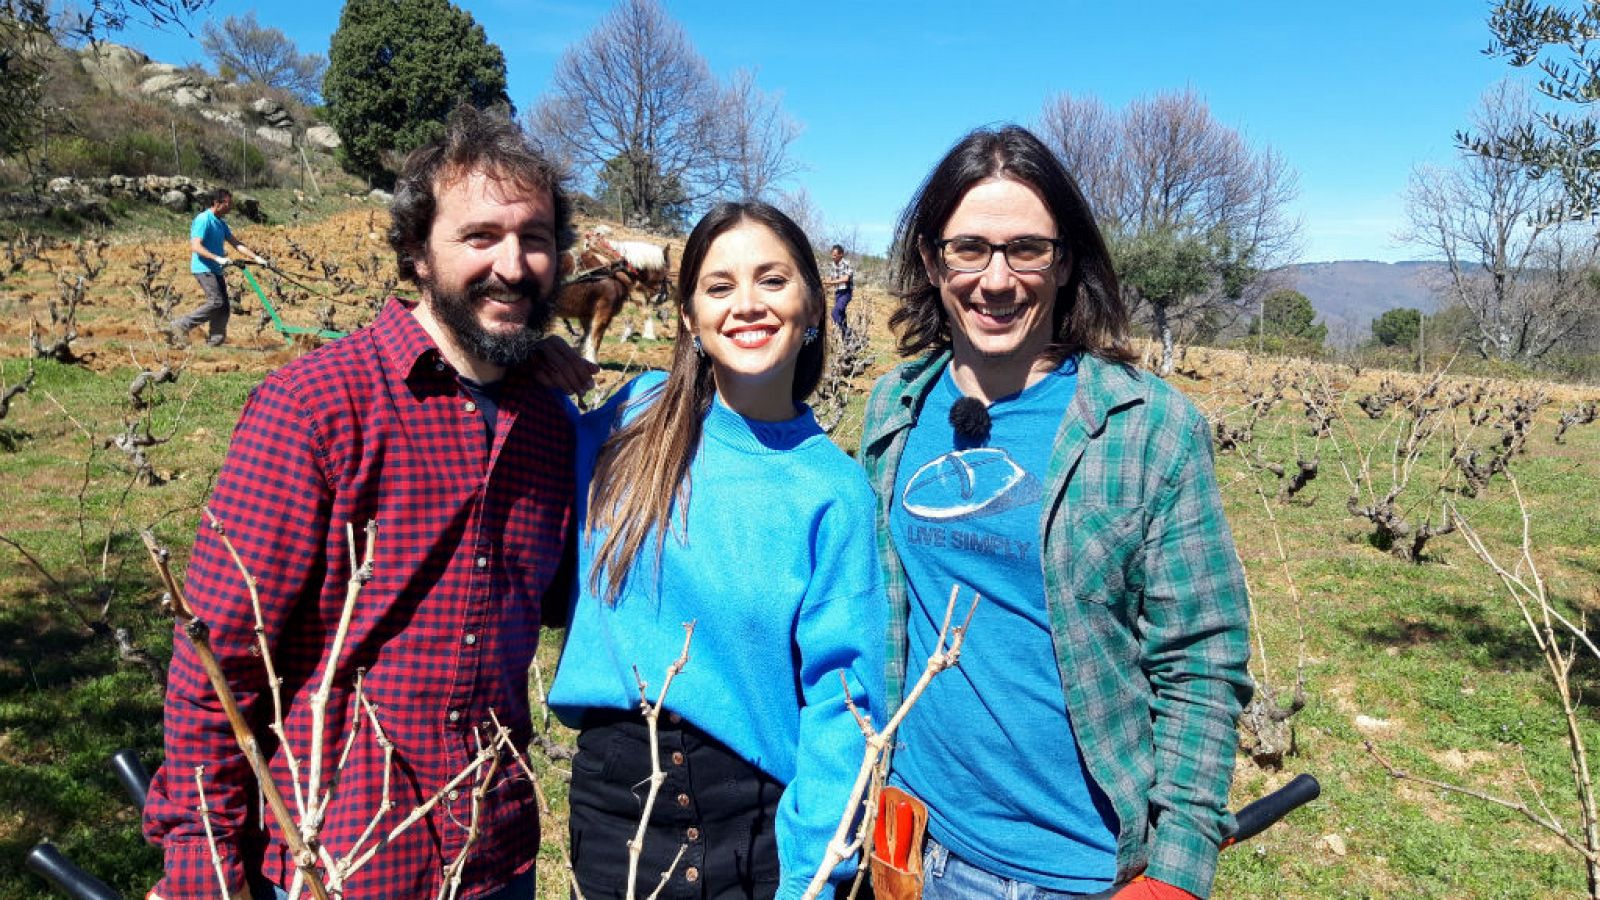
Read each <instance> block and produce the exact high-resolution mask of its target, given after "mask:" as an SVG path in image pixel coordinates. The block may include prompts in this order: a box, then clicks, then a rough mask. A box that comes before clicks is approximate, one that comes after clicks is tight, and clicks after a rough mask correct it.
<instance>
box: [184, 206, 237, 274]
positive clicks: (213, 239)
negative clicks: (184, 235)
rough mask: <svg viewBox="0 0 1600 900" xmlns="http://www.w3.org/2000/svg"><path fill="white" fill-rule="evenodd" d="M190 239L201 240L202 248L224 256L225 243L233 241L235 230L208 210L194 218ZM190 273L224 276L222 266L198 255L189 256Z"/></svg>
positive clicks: (190, 227)
mask: <svg viewBox="0 0 1600 900" xmlns="http://www.w3.org/2000/svg"><path fill="white" fill-rule="evenodd" d="M189 237H191V238H199V239H200V246H202V247H204V248H206V249H207V250H210V251H211V252H212V253H215V254H216V255H218V256H222V255H224V254H223V252H222V251H223V241H231V240H233V230H232V229H230V228H229V227H228V223H227V222H224V221H223V220H222V217H221V216H219V215H217V214H216V213H214V212H212V211H211V210H209V209H207V210H205V211H203V212H201V213H200V215H198V216H195V217H194V222H193V224H191V225H190V226H189ZM189 271H190V272H193V273H195V274H197V275H204V274H206V273H207V272H209V273H211V274H212V275H220V274H222V266H221V265H220V264H219V263H217V262H216V261H215V260H210V259H207V258H205V257H204V256H201V255H200V254H198V253H191V254H189Z"/></svg>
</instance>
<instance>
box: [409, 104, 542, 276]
mask: <svg viewBox="0 0 1600 900" xmlns="http://www.w3.org/2000/svg"><path fill="white" fill-rule="evenodd" d="M475 171H482V172H488V173H491V174H493V175H494V176H495V177H497V178H500V179H504V180H507V181H510V182H511V183H513V184H515V185H516V186H517V187H519V188H521V189H522V190H525V191H529V192H534V191H544V190H548V191H549V192H550V199H551V200H552V202H553V205H554V206H555V226H556V243H557V250H558V251H565V250H566V249H567V248H568V247H570V246H572V240H573V233H572V203H571V201H570V200H569V199H568V197H567V192H566V189H565V188H564V186H563V185H562V183H561V175H560V173H559V172H557V171H556V168H555V167H554V166H553V165H551V164H550V162H549V160H547V159H545V158H544V155H543V154H542V153H540V152H539V151H538V150H537V149H536V148H535V147H534V146H533V145H532V144H530V143H529V142H528V138H527V136H526V135H524V134H523V133H522V129H520V128H518V127H517V125H516V123H514V122H512V121H511V120H510V119H509V118H507V117H506V116H505V115H504V114H502V113H500V112H497V111H494V110H479V109H476V108H474V107H471V106H467V105H465V104H463V105H461V106H458V107H456V108H455V110H454V111H453V112H451V113H450V118H449V119H448V120H447V121H446V122H445V131H444V134H443V135H441V136H440V137H438V138H436V139H435V140H432V141H430V142H428V143H427V144H424V145H423V146H421V147H418V148H417V149H415V150H413V151H411V154H410V155H409V156H407V157H406V162H405V165H404V167H402V168H401V170H400V177H399V179H398V180H396V182H395V188H394V200H393V201H392V202H390V204H389V216H390V219H391V221H390V224H389V246H391V247H393V248H394V253H395V264H396V266H397V267H398V268H399V270H400V277H401V278H404V279H405V280H407V281H410V282H412V283H413V284H415V283H417V266H416V260H417V258H418V257H420V256H422V255H423V254H424V253H425V252H426V249H427V246H428V234H429V233H430V232H431V231H432V230H433V218H434V215H435V213H436V212H437V211H438V192H439V189H440V188H442V187H445V186H447V185H449V184H451V183H452V182H454V181H455V180H456V179H457V178H460V177H461V176H463V175H466V174H467V173H469V172H475Z"/></svg>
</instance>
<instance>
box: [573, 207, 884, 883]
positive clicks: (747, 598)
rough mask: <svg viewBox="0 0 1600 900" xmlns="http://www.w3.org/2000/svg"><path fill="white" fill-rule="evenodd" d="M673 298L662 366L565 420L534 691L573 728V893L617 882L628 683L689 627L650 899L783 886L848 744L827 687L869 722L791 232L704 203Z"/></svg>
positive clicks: (869, 591)
mask: <svg viewBox="0 0 1600 900" xmlns="http://www.w3.org/2000/svg"><path fill="white" fill-rule="evenodd" d="M677 293H678V304H679V315H680V317H681V321H682V327H681V328H680V331H679V338H678V341H677V343H676V346H675V347H674V349H673V356H672V364H671V369H670V370H669V371H668V372H667V373H666V374H665V375H663V374H661V373H649V374H646V375H642V376H640V377H639V378H637V379H635V380H633V381H632V382H630V383H629V384H627V385H625V386H624V387H623V388H622V389H621V390H620V391H619V392H618V393H617V394H616V395H615V396H614V397H613V398H612V399H611V400H610V401H609V402H608V403H607V404H606V405H605V406H604V407H602V408H601V409H599V410H597V411H595V412H593V413H590V414H588V415H586V416H584V417H583V419H582V420H581V422H580V423H579V425H578V451H577V458H578V486H579V495H578V513H579V529H580V538H579V542H578V569H577V573H578V575H577V580H578V586H579V589H578V591H577V592H576V593H575V596H574V599H573V605H572V610H571V613H570V616H569V619H570V623H571V624H570V625H569V630H568V633H567V641H566V646H565V650H564V653H563V656H562V659H561V664H560V668H559V669H558V671H557V673H556V678H555V683H554V684H553V685H552V687H551V690H550V705H551V707H552V709H554V711H555V712H556V714H557V715H558V716H559V717H560V718H561V720H562V721H563V722H565V723H566V724H568V725H569V726H571V727H574V728H577V729H579V735H578V753H577V756H576V757H575V758H574V759H573V761H572V785H571V791H570V794H569V799H570V806H571V814H570V829H571V847H572V862H573V869H574V872H575V874H576V877H577V881H578V885H579V887H580V888H581V890H582V893H583V895H584V896H586V897H589V898H591V900H600V898H620V897H623V896H625V895H627V894H628V884H627V881H628V873H629V868H628V866H629V862H628V845H629V842H630V840H631V839H632V837H633V834H634V830H635V828H637V827H638V824H639V817H640V810H641V806H640V796H639V785H640V783H641V782H642V781H643V780H645V779H647V778H648V777H649V775H650V772H651V760H650V749H651V745H650V741H649V732H648V728H647V724H646V721H645V719H644V718H643V716H641V714H640V710H639V700H640V695H641V690H642V688H641V685H640V681H639V680H640V679H644V680H646V681H648V683H649V689H648V692H647V693H648V697H649V699H650V700H651V701H652V702H654V700H655V698H656V694H657V692H658V691H659V690H660V685H661V679H662V678H663V677H665V674H666V672H667V668H668V666H669V665H670V664H672V662H673V661H674V660H675V659H677V658H678V656H679V654H680V652H682V650H683V649H684V632H683V630H682V628H681V627H680V626H682V625H684V624H687V623H693V626H694V631H693V638H692V641H691V643H690V645H689V647H688V654H689V661H688V665H687V666H686V667H685V668H684V669H683V670H682V672H681V673H680V674H678V675H677V676H676V677H675V679H674V680H673V681H672V684H671V688H670V692H669V693H668V694H667V695H666V699H665V706H664V709H663V710H662V711H661V715H660V718H659V720H658V724H659V728H660V733H659V741H660V749H661V754H662V759H661V763H662V768H663V770H664V772H665V775H666V781H665V783H664V784H663V785H662V787H661V792H660V795H659V798H658V801H657V803H656V805H655V807H654V808H653V810H652V812H651V817H650V820H649V824H648V830H647V831H646V833H645V842H644V849H643V859H642V861H641V862H640V864H639V866H638V877H637V881H636V884H637V885H638V887H639V888H640V889H641V891H640V894H639V895H640V896H643V895H644V894H647V893H650V892H651V891H652V890H653V889H654V888H655V886H656V883H657V881H658V880H659V879H660V878H661V873H662V872H665V871H667V870H668V869H671V872H672V875H671V881H670V883H668V885H667V887H666V890H665V892H664V894H663V895H664V896H671V897H696V898H701V897H703V898H724V900H727V898H743V900H752V898H762V900H766V898H771V897H774V896H776V897H780V898H783V900H796V898H798V897H800V896H801V893H802V892H803V891H804V890H805V887H806V885H807V884H808V883H809V881H810V880H811V878H812V877H813V875H814V874H815V873H816V871H817V870H818V869H819V868H820V866H821V864H822V862H823V858H824V855H825V850H826V846H827V843H828V840H829V838H830V837H831V836H832V834H833V831H834V829H835V828H837V827H838V824H839V822H840V819H841V817H842V816H843V815H844V812H845V807H846V802H847V798H848V796H849V793H850V789H851V786H852V785H851V783H852V780H853V778H854V776H855V772H856V770H857V768H858V767H859V766H860V763H861V759H862V754H863V752H864V749H865V740H864V738H863V735H862V733H861V730H860V728H859V727H858V725H857V722H856V720H855V717H854V716H853V715H852V713H851V711H850V709H849V707H848V705H847V697H848V698H853V702H854V704H855V706H856V707H857V708H858V709H859V710H861V712H862V714H863V715H869V716H871V717H873V718H874V719H875V720H877V721H878V722H880V724H881V722H882V719H883V715H884V707H883V705H882V696H883V693H882V692H883V668H882V666H883V646H884V643H883V642H884V615H885V609H886V605H885V603H884V599H883V594H882V590H883V586H882V577H881V574H880V572H879V569H878V564H877V558H876V551H875V550H874V546H873V537H872V534H873V531H872V508H873V499H872V491H871V489H870V488H869V487H868V486H867V483H866V480H865V478H864V477H863V475H862V473H861V470H860V468H859V467H858V466H857V465H856V464H855V463H854V462H853V461H852V460H851V459H850V458H849V457H848V456H846V455H845V454H844V453H843V452H841V451H840V450H839V449H838V448H837V447H835V446H834V445H833V444H832V442H831V441H829V439H828V436H827V435H826V434H824V433H823V431H822V429H821V428H820V427H818V425H817V422H816V419H815V417H814V416H813V415H812V412H811V410H810V408H809V407H807V406H806V405H805V399H806V397H808V396H809V395H810V394H811V392H812V390H814V389H815V387H816V385H817V382H818V381H819V380H820V378H821V375H822V370H823V355H824V349H825V347H826V345H827V342H826V340H824V334H823V328H824V323H825V322H826V317H825V311H824V301H823V287H822V279H821V274H820V272H819V271H818V269H817V264H816V261H815V258H814V257H813V255H812V252H811V250H810V247H809V244H808V242H807V240H806V237H805V233H804V232H803V231H801V230H800V228H799V227H798V226H796V225H795V224H794V223H793V222H792V221H791V220H790V219H789V218H788V217H787V216H785V215H783V213H781V212H779V211H778V210H776V209H774V208H773V207H771V206H769V205H767V204H765V203H759V202H746V203H724V204H720V205H718V206H716V207H714V208H713V209H712V210H711V211H710V212H708V213H707V214H706V216H705V218H703V219H701V221H700V223H699V224H698V225H696V226H695V228H694V231H693V232H692V233H691V234H690V235H689V238H688V241H687V243H686V244H685V246H684V252H683V258H682V267H681V269H680V270H679V275H678V292H677ZM841 676H842V677H841ZM847 691H848V694H847V693H846V692H847ZM680 846H681V847H682V848H683V850H682V858H681V859H676V857H677V854H678V853H679V848H680ZM675 859H676V863H675ZM848 874H849V868H848V867H841V868H840V869H839V870H837V871H836V872H835V873H834V878H835V879H836V880H842V879H844V878H845V877H846V876H847V875H848Z"/></svg>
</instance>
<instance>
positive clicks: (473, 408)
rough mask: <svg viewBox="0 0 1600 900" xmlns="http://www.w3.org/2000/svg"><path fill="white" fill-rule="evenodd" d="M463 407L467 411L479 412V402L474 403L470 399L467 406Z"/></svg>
mask: <svg viewBox="0 0 1600 900" xmlns="http://www.w3.org/2000/svg"><path fill="white" fill-rule="evenodd" d="M463 409H465V410H466V411H467V412H477V411H478V404H476V403H473V402H472V401H471V400H468V401H467V403H466V406H464V407H463Z"/></svg>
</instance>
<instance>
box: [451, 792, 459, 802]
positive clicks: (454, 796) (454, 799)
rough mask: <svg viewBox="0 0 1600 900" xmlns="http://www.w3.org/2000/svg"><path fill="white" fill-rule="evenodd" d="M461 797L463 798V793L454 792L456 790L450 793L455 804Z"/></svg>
mask: <svg viewBox="0 0 1600 900" xmlns="http://www.w3.org/2000/svg"><path fill="white" fill-rule="evenodd" d="M460 797H461V792H460V791H458V790H454V789H452V790H451V791H450V802H452V803H454V802H455V801H456V800H458V799H460Z"/></svg>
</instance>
